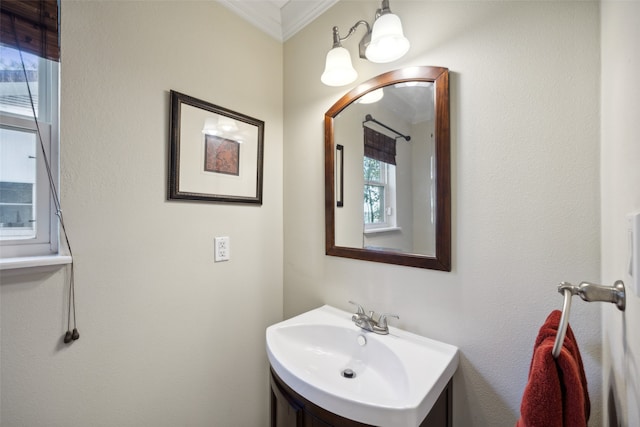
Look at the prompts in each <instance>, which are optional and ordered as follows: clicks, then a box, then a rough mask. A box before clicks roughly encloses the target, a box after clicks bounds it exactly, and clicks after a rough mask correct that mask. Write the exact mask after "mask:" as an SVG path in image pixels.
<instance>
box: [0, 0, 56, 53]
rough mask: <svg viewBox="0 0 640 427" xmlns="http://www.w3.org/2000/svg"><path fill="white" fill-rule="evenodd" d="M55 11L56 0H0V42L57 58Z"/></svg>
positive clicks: (24, 50) (25, 50)
mask: <svg viewBox="0 0 640 427" xmlns="http://www.w3.org/2000/svg"><path fill="white" fill-rule="evenodd" d="M58 10H59V9H58V1H57V0H1V1H0V43H2V44H4V45H7V46H11V47H14V48H19V49H21V50H22V51H23V52H29V53H32V54H34V55H38V56H40V57H41V58H46V59H50V60H53V61H59V60H60V38H59V34H58ZM16 37H17V41H16Z"/></svg>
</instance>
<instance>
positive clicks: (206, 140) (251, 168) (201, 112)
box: [168, 90, 264, 205]
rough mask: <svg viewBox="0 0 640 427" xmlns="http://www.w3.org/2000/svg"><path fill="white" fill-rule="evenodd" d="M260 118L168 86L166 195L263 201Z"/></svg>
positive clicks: (260, 202) (233, 201)
mask: <svg viewBox="0 0 640 427" xmlns="http://www.w3.org/2000/svg"><path fill="white" fill-rule="evenodd" d="M263 158H264V122H263V121H262V120H258V119H256V118H253V117H250V116H247V115H245V114H242V113H238V112H236V111H232V110H229V109H227V108H224V107H220V106H218V105H215V104H212V103H209V102H206V101H203V100H201V99H197V98H194V97H191V96H189V95H185V94H183V93H179V92H176V91H174V90H171V91H170V129H169V182H168V199H169V200H194V201H204V202H222V203H254V204H259V205H261V204H262V179H263V177H262V175H263Z"/></svg>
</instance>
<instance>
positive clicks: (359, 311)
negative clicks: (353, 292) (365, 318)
mask: <svg viewBox="0 0 640 427" xmlns="http://www.w3.org/2000/svg"><path fill="white" fill-rule="evenodd" d="M349 304H353V305H355V306H356V307H358V311H357V313H356V314H364V308H362V306H361V305H360V304H358V303H357V302H353V301H349Z"/></svg>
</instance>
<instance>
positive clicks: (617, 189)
mask: <svg viewBox="0 0 640 427" xmlns="http://www.w3.org/2000/svg"><path fill="white" fill-rule="evenodd" d="M601 31H602V43H601V46H602V51H601V55H602V68H601V70H602V71H601V73H602V87H601V138H602V139H601V177H602V178H601V180H602V183H601V192H602V281H603V282H606V283H612V282H613V281H615V280H618V279H622V280H625V282H626V283H627V285H630V280H629V278H628V276H627V275H626V271H627V270H626V269H627V260H628V256H629V252H628V249H629V246H628V245H629V241H628V236H627V228H626V227H627V224H626V215H627V214H630V213H632V212H639V211H640V167H639V164H640V140H639V138H638V135H640V123H638V117H640V83H638V75H639V74H640V55H639V54H638V42H637V41H638V40H640V3H639V2H619V1H603V2H602V4H601ZM602 319H603V327H602V328H603V340H604V344H603V346H604V367H603V374H604V378H603V387H604V397H605V405H604V410H605V425H607V426H612V427H616V426H619V425H622V426H637V425H640V403H639V402H640V334H639V333H638V331H639V330H640V298H639V297H638V295H637V294H636V293H634V292H633V291H632V290H631V286H627V309H626V311H625V312H624V313H620V312H619V311H618V310H616V309H615V307H603V308H602Z"/></svg>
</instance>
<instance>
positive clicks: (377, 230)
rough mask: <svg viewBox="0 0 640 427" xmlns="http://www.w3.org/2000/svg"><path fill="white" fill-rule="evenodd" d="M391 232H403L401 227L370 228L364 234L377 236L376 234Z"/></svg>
mask: <svg viewBox="0 0 640 427" xmlns="http://www.w3.org/2000/svg"><path fill="white" fill-rule="evenodd" d="M389 231H402V228H400V227H380V228H370V229H368V230H365V231H364V234H376V233H387V232H389Z"/></svg>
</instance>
